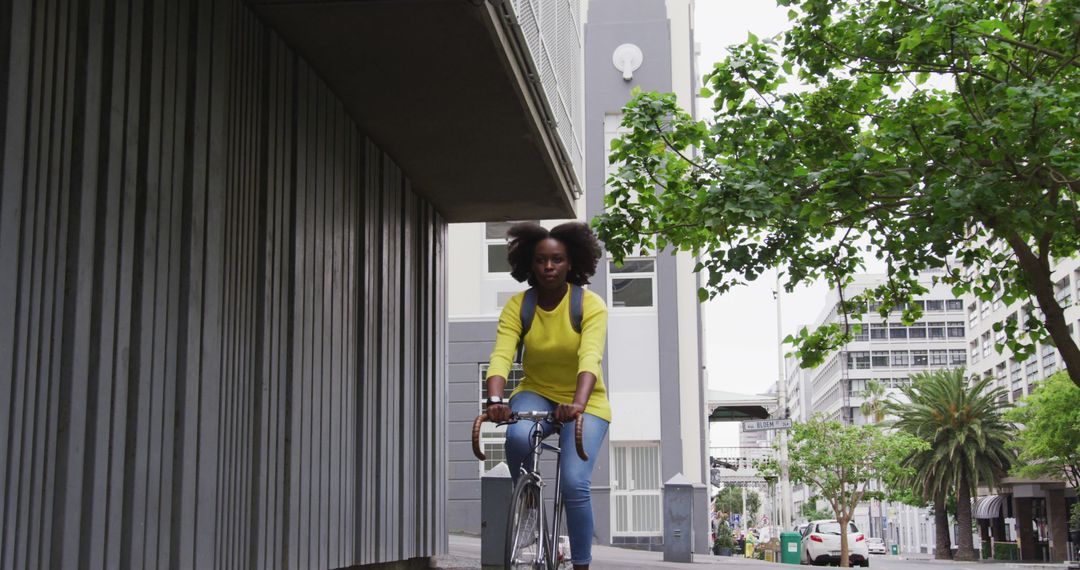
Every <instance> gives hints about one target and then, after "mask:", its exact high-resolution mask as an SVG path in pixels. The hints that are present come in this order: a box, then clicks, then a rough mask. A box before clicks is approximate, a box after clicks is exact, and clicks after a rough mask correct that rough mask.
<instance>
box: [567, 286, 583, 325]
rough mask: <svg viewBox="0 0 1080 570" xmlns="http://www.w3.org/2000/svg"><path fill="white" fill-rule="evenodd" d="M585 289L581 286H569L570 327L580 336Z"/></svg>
mask: <svg viewBox="0 0 1080 570" xmlns="http://www.w3.org/2000/svg"><path fill="white" fill-rule="evenodd" d="M584 305H585V289H584V288H582V287H581V285H571V286H570V326H572V327H574V332H576V333H578V334H581V319H582V318H583V315H584V314H585V308H584Z"/></svg>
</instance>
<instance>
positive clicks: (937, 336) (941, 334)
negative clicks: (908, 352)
mask: <svg viewBox="0 0 1080 570" xmlns="http://www.w3.org/2000/svg"><path fill="white" fill-rule="evenodd" d="M926 332H927V336H928V337H930V340H944V339H945V323H943V322H940V321H937V322H932V323H927V324H926Z"/></svg>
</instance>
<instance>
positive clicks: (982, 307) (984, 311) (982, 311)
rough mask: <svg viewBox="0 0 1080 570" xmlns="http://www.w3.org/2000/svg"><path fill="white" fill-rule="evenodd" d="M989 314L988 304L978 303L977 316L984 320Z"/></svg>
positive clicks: (984, 302)
mask: <svg viewBox="0 0 1080 570" xmlns="http://www.w3.org/2000/svg"><path fill="white" fill-rule="evenodd" d="M989 314H990V303H987V302H986V301H980V302H979V316H980V317H982V318H984V319H985V318H986V315H989Z"/></svg>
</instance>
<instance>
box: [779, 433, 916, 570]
mask: <svg viewBox="0 0 1080 570" xmlns="http://www.w3.org/2000/svg"><path fill="white" fill-rule="evenodd" d="M925 445H926V444H925V443H923V442H921V441H919V440H918V439H916V438H914V437H911V436H910V435H908V434H905V433H899V432H898V433H892V434H890V433H886V432H885V431H884V430H882V429H881V428H880V427H879V426H875V425H868V424H867V425H857V426H856V425H845V424H842V423H840V422H838V421H835V420H826V419H824V418H822V417H820V416H817V417H815V418H813V419H811V420H810V421H808V422H796V423H795V424H794V425H793V426H792V428H791V437H790V440H789V442H788V464H789V474H790V477H791V481H792V482H794V483H805V484H807V485H810V486H812V487H813V488H814V489H816V490H817V492H818V494H820V495H821V497H822V499H823V500H824V501H826V502H827V503H828V504H829V507H830V508H831V509H832V511H833V514H834V516H835V518H836V520H837V521H838V522H839V523H840V527H841V528H847V525H848V523H849V522H850V521H851V519H852V517H853V516H854V514H855V508H856V507H857V506H858V504H859V502H861V501H862V500H863V499H865V498H869V497H872V496H876V492H875V491H872V490H871V488H870V482H871V481H872V480H874V479H876V478H877V477H880V476H882V474H883V473H886V472H895V471H899V470H905V469H906V468H904V467H903V466H902V465H901V464H900V459H901V458H902V457H904V456H906V455H908V454H909V453H911V452H912V451H913V450H916V449H921V448H922V447H924V446H925ZM760 471H761V473H762V475H764V476H766V477H769V476H775V475H776V474H777V473H778V472H779V466H778V465H777V464H776V462H775V460H772V461H769V462H767V463H765V464H763V465H761V466H760ZM840 565H841V566H849V562H848V536H847V533H846V532H842V533H840Z"/></svg>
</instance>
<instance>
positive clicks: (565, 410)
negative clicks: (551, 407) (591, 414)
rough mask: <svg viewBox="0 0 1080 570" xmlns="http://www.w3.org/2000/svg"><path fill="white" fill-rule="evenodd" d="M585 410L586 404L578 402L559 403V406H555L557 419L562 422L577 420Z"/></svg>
mask: <svg viewBox="0 0 1080 570" xmlns="http://www.w3.org/2000/svg"><path fill="white" fill-rule="evenodd" d="M584 411H585V406H582V405H581V404H578V403H573V404H559V407H557V408H555V419H556V420H559V421H560V422H569V421H573V420H576V419H577V417H578V416H580V415H581V413H582V412H584Z"/></svg>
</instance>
